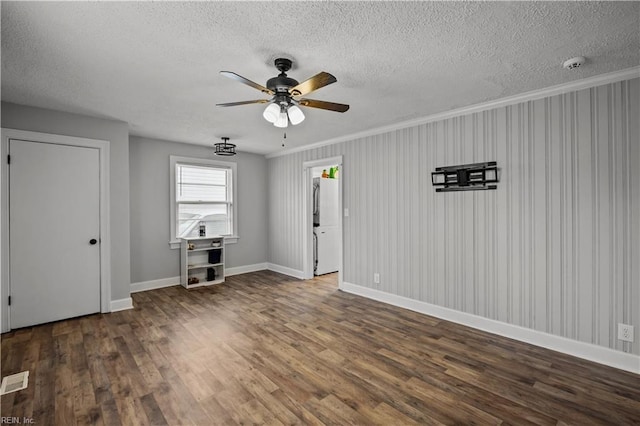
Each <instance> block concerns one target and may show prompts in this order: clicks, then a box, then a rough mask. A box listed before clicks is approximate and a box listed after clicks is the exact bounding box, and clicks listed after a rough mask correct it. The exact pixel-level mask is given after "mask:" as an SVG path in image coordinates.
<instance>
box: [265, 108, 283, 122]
mask: <svg viewBox="0 0 640 426" xmlns="http://www.w3.org/2000/svg"><path fill="white" fill-rule="evenodd" d="M279 114H280V105H277V104H269V106H267V107H266V108H265V110H264V112H263V113H262V116H263V117H264V119H265V120H267V121H268V122H269V123H275V122H276V120H277V119H278V115H279Z"/></svg>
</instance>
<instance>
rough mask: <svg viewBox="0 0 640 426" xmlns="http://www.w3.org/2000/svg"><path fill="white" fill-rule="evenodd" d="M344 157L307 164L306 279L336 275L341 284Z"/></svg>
mask: <svg viewBox="0 0 640 426" xmlns="http://www.w3.org/2000/svg"><path fill="white" fill-rule="evenodd" d="M343 178H344V170H343V164H342V157H341V156H340V157H331V158H325V159H321V160H315V161H308V162H305V163H304V188H305V191H304V192H305V197H304V200H305V208H304V209H303V211H304V220H303V226H304V233H303V236H304V241H303V247H304V277H305V279H311V278H313V277H315V276H323V275H327V274H335V273H336V272H337V276H338V286H340V285H341V283H342V266H343V256H342V252H343V250H342V245H343V235H342V187H343V184H342V182H343Z"/></svg>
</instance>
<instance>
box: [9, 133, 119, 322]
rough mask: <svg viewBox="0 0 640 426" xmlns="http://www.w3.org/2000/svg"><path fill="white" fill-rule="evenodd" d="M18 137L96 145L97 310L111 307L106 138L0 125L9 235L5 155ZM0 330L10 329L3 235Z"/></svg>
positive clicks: (103, 310)
mask: <svg viewBox="0 0 640 426" xmlns="http://www.w3.org/2000/svg"><path fill="white" fill-rule="evenodd" d="M10 139H20V140H27V141H36V142H42V143H51V144H57V145H71V146H81V147H88V148H96V149H98V151H99V157H100V311H101V312H103V313H104V312H110V311H111V303H110V302H111V213H110V210H111V207H110V206H111V190H110V181H111V178H110V174H109V173H110V172H109V170H110V164H111V160H110V145H111V144H110V142H109V141H105V140H100V139H89V138H80V137H75V136H66V135H56V134H51V133H41V132H31V131H26V130H16V129H8V128H2V140H1V147H0V152H1V158H2V161H0V169H1V170H0V181H1V185H0V192H1V196H0V198H1V202H0V230H1V232H0V233H1V234H2V235H9V200H8V195H9V167H8V166H7V162H6V158H7V154H8V153H9V140H10ZM0 253H1V260H0V280H1V284H0V298H1V300H0V332H6V331H9V330H10V329H11V323H10V316H9V306H8V295H9V288H10V284H9V239H8V238H3V239H2V243H1V248H0Z"/></svg>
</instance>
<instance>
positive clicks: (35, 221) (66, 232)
mask: <svg viewBox="0 0 640 426" xmlns="http://www.w3.org/2000/svg"><path fill="white" fill-rule="evenodd" d="M2 154H3V158H6V160H7V161H3V162H2V167H1V179H0V181H1V182H2V185H1V189H2V196H1V201H2V204H1V209H0V215H1V224H2V234H3V235H7V238H3V239H2V246H1V253H2V256H1V257H2V262H1V268H0V276H1V277H2V286H1V293H2V298H1V299H2V300H1V302H0V307H1V312H0V319H1V320H2V323H1V324H0V329H1V330H2V332H5V331H9V330H10V329H15V328H20V327H26V326H31V325H36V324H41V323H45V322H51V321H56V320H60V319H65V318H71V317H75V316H80V315H86V314H91V313H95V312H109V311H110V299H111V291H110V273H109V271H110V254H109V253H110V238H109V233H108V229H109V228H108V221H109V214H108V212H109V191H108V188H109V185H108V182H109V170H108V166H109V142H107V141H101V140H94V139H86V138H77V137H70V136H63V135H53V134H46V133H37V132H28V131H21V130H13V129H2Z"/></svg>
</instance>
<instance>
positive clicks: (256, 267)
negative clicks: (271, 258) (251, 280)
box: [224, 262, 269, 277]
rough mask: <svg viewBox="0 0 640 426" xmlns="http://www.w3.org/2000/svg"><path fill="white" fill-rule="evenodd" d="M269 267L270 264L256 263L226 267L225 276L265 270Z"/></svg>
mask: <svg viewBox="0 0 640 426" xmlns="http://www.w3.org/2000/svg"><path fill="white" fill-rule="evenodd" d="M265 269H269V266H268V264H267V263H266V262H265V263H254V264H253V265H244V266H234V267H233V268H224V276H225V277H231V276H233V275H240V274H248V273H249V272H256V271H264V270H265Z"/></svg>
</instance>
